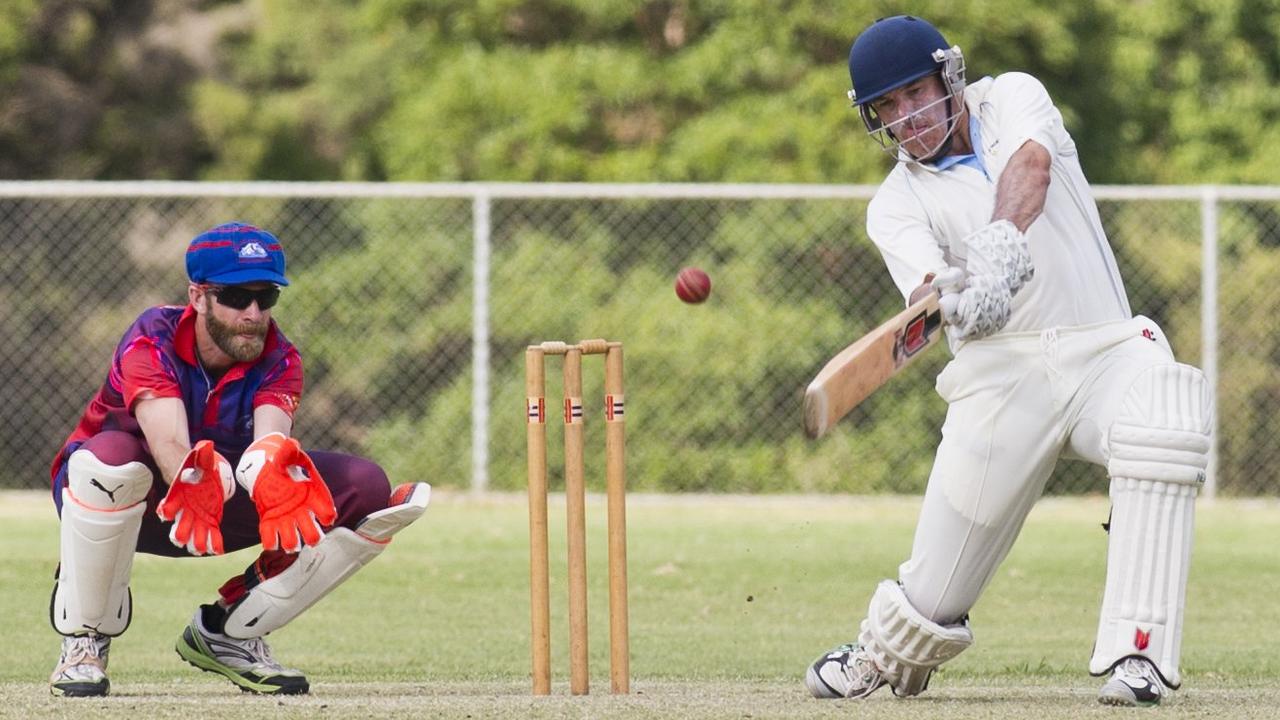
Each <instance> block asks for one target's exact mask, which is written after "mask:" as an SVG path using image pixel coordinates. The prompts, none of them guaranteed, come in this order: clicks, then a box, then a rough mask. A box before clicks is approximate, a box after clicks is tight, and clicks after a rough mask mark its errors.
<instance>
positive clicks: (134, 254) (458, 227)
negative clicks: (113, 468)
mask: <svg viewBox="0 0 1280 720" xmlns="http://www.w3.org/2000/svg"><path fill="white" fill-rule="evenodd" d="M872 191H873V188H869V187H861V186H858V187H848V186H830V187H827V186H660V185H652V186H648V185H646V186H623V185H606V186H596V185H508V184H463V185H397V184H390V185H387V184H383V185H363V184H361V185H351V184H188V183H105V184H94V183H0V232H2V233H3V238H4V241H3V244H2V245H0V268H2V269H0V273H2V276H0V277H2V279H3V282H2V283H0V330H2V331H3V337H4V339H5V343H4V345H3V346H2V347H0V391H2V393H3V401H2V402H0V407H2V408H3V416H0V468H3V470H0V486H5V487H40V486H43V485H45V484H46V483H47V482H48V475H47V467H48V464H49V462H50V460H51V458H52V457H53V454H54V452H55V451H56V449H57V448H58V447H59V446H60V444H61V443H62V441H63V439H64V438H65V437H66V436H67V434H68V433H69V432H70V431H71V429H72V428H73V426H74V425H75V423H76V420H77V418H78V417H79V416H80V413H81V412H82V411H83V408H84V406H85V403H86V402H87V401H88V399H89V398H90V397H91V395H92V394H93V393H94V392H95V391H96V389H97V388H98V386H99V385H100V384H101V383H102V381H103V380H104V378H105V375H106V369H107V364H108V361H109V358H110V356H111V352H112V350H113V348H114V346H115V344H116V342H117V341H118V339H119V337H120V335H121V333H122V332H123V331H124V329H125V328H126V327H127V326H128V325H129V323H130V322H131V321H132V319H133V318H134V317H135V316H136V315H137V314H138V313H139V312H141V311H142V310H143V309H144V308H146V307H148V306H150V305H153V304H160V303H181V302H185V297H186V295H185V288H186V279H185V274H184V270H183V252H184V250H185V248H186V245H187V243H188V242H189V241H190V239H191V238H192V237H193V236H194V235H196V234H197V233H199V232H200V231H202V230H204V229H206V228H208V227H211V226H213V225H215V224H218V223H221V222H226V221H229V220H244V221H247V222H252V223H255V224H258V225H261V226H263V227H265V228H267V229H269V230H271V231H272V232H274V233H275V234H276V235H277V236H278V237H280V239H281V241H282V243H283V245H284V247H285V250H286V253H287V254H288V258H289V274H290V277H291V279H292V281H293V283H292V284H291V285H290V286H289V288H287V289H286V291H285V294H284V295H283V297H282V300H281V302H280V304H279V305H278V306H277V309H276V310H275V311H274V316H275V318H276V320H277V321H278V322H279V324H280V325H281V327H282V329H283V330H284V332H285V334H286V335H288V336H289V338H290V339H291V340H293V341H294V342H295V343H296V344H297V345H298V346H299V347H300V349H301V350H302V353H303V357H304V364H305V367H306V378H307V388H306V392H305V394H304V397H303V402H302V406H301V409H300V410H299V414H298V419H297V433H298V435H299V436H300V437H301V438H302V440H303V443H304V445H305V446H307V447H314V448H332V449H340V450H343V451H346V452H353V453H358V454H363V455H367V456H370V457H373V458H375V459H377V460H378V461H379V462H381V463H382V464H383V465H384V466H385V467H386V468H387V469H388V470H389V471H390V472H391V474H392V476H393V480H395V481H404V480H410V479H426V480H429V481H431V482H432V483H436V484H440V485H445V486H455V487H468V486H471V487H481V488H483V487H491V488H495V489H513V488H518V487H522V486H523V484H524V481H525V459H524V452H525V447H524V443H525V440H524V427H523V423H524V395H523V393H524V388H523V368H524V365H523V350H524V347H525V345H527V344H528V343H530V342H534V341H541V340H569V341H573V340H578V339H583V338H595V337H604V338H608V339H610V340H620V341H622V342H623V343H624V344H625V354H626V372H627V406H628V407H627V425H628V433H629V437H628V479H629V481H630V484H631V486H632V487H633V488H634V489H639V490H671V491H680V490H691V491H717V492H720V491H723V492H762V491H788V492H811V491H816V492H822V491H841V492H919V491H920V490H921V489H922V488H923V484H924V481H925V479H926V478H927V475H928V470H929V466H930V464H931V462H932V455H933V448H934V446H935V444H936V442H937V433H938V428H939V427H940V426H941V421H942V417H943V414H944V411H945V404H944V403H943V402H942V401H941V399H939V398H938V397H937V396H936V394H935V393H934V392H933V388H932V381H933V377H934V376H935V375H936V373H937V372H938V371H939V370H940V369H941V367H942V365H943V364H945V362H946V360H947V357H948V356H947V353H946V351H945V350H938V351H935V352H933V353H931V354H930V355H929V356H927V357H925V358H923V359H922V360H921V361H920V362H919V363H917V364H916V366H915V367H913V368H912V369H911V370H910V371H909V372H908V373H906V375H905V376H904V377H901V378H896V379H895V380H894V381H893V382H892V383H891V384H890V385H889V386H887V387H886V388H884V389H883V390H882V391H881V392H880V393H878V394H876V395H875V396H873V397H872V398H871V399H870V400H869V401H867V402H866V403H864V405H863V406H862V407H860V408H859V409H857V410H856V411H855V412H854V413H853V414H852V415H851V416H850V417H849V418H847V419H845V420H844V421H843V422H842V423H841V424H840V425H839V427H838V428H837V429H836V430H835V431H834V433H833V434H832V435H830V436H828V437H827V438H824V439H823V440H821V441H817V442H812V441H809V440H807V439H806V438H805V437H804V435H803V433H802V431H801V394H802V389H803V387H804V386H805V384H806V383H807V382H808V380H809V379H810V378H811V377H812V376H813V374H814V373H815V372H816V371H817V370H818V368H820V367H821V366H822V364H823V363H824V362H825V361H826V360H827V359H828V358H829V357H830V356H831V355H833V354H834V353H835V352H837V351H838V350H839V349H841V348H843V347H844V346H845V345H846V344H848V343H849V342H850V341H851V340H852V339H854V338H856V337H858V336H859V335H861V334H862V333H863V332H864V331H866V330H867V329H869V328H871V327H873V326H874V325H876V324H878V323H879V322H880V321H882V320H883V319H884V318H886V317H888V316H889V315H890V314H892V313H893V312H894V311H896V310H897V309H898V308H900V307H901V304H902V300H901V297H900V296H899V295H898V293H897V291H896V289H895V288H894V287H893V285H892V283H891V281H890V279H889V277H888V273H887V272H886V271H885V269H884V266H883V263H882V262H881V260H880V257H879V255H878V253H877V251H876V250H875V248H874V247H873V246H872V245H871V243H870V242H869V241H868V240H867V239H866V237H865V233H864V231H863V226H864V221H865V209H866V201H867V198H869V197H870V194H871V192H872ZM1097 193H1098V197H1099V200H1100V203H1099V204H1100V210H1101V214H1102V218H1103V222H1104V223H1105V225H1106V227H1107V231H1108V233H1109V234H1110V236H1111V239H1112V243H1113V246H1114V247H1115V250H1116V254H1117V258H1118V260H1119V263H1120V268H1121V271H1122V272H1123V274H1124V277H1125V281H1126V283H1127V285H1128V290H1129V295H1130V299H1131V303H1132V305H1133V308H1134V311H1135V312H1139V313H1143V314H1146V315H1148V316H1150V317H1152V318H1153V319H1155V320H1156V321H1157V322H1159V323H1160V324H1161V325H1162V326H1163V327H1164V329H1165V330H1166V332H1167V334H1168V337H1169V338H1170V341H1171V343H1172V344H1173V347H1174V350H1175V352H1177V353H1178V355H1179V357H1180V359H1182V360H1184V361H1186V362H1191V363H1195V364H1200V365H1202V366H1203V367H1204V368H1205V369H1206V371H1208V372H1209V373H1210V374H1211V375H1213V376H1216V379H1217V393H1218V395H1217V397H1218V417H1217V422H1218V427H1219V433H1218V439H1217V444H1216V453H1217V455H1216V471H1215V472H1214V473H1213V477H1212V478H1211V490H1216V491H1218V492H1222V493H1227V494H1232V495H1251V494H1276V493H1277V492H1278V491H1280V482H1277V480H1276V479H1275V478H1274V477H1273V476H1272V475H1271V474H1270V473H1269V472H1268V469H1269V468H1271V467H1273V466H1274V465H1275V462H1274V460H1275V459H1276V456H1277V454H1278V453H1280V440H1277V432H1276V430H1277V422H1276V420H1275V419H1274V416H1275V414H1276V410H1277V409H1280V378H1278V377H1277V373H1276V369H1277V368H1276V365H1277V363H1278V362H1280V340H1278V339H1277V338H1278V336H1277V333H1275V332H1274V328H1273V321H1272V318H1273V317H1276V312H1275V310H1276V308H1275V306H1276V305H1280V294H1278V293H1275V292H1274V291H1273V290H1272V286H1273V279H1274V278H1275V277H1277V273H1276V270H1277V269H1280V247H1278V246H1280V189H1271V188H1264V189H1259V188H1226V187H1222V188H1217V187H1206V188H1198V187H1188V188H1137V187H1134V188H1127V187H1102V188H1098V189H1097ZM1206 243H1207V244H1206ZM686 265H697V266H700V267H702V268H704V269H705V270H707V271H708V273H709V274H710V275H711V277H712V281H713V284H714V287H713V291H712V295H711V298H710V300H709V301H708V302H706V303H705V304H703V305H699V306H687V305H683V304H681V303H680V302H679V301H678V300H677V299H676V296H675V294H674V292H673V290H672V281H673V278H674V276H675V274H676V271H677V270H678V269H679V268H680V267H682V266H686ZM1218 277H1221V278H1222V282H1221V283H1220V284H1218V283H1217V278H1218ZM1215 318H1217V320H1215ZM597 363H598V361H597V360H595V359H594V358H592V357H588V358H586V359H585V362H584V365H585V371H584V376H585V378H584V379H585V395H584V397H586V398H588V402H587V406H588V407H587V443H588V445H587V447H588V466H587V473H588V478H589V480H588V483H589V485H590V486H591V487H593V488H596V489H600V488H601V486H602V482H603V481H602V476H603V454H604V452H603V448H604V438H603V430H602V425H603V424H602V423H601V422H600V421H599V420H600V411H599V400H598V399H599V398H600V396H601V385H602V375H603V369H602V367H601V366H600V365H598V364H597ZM548 377H549V383H548V389H547V394H548V399H549V402H550V403H551V404H554V403H555V402H558V398H559V396H560V395H559V393H560V387H559V374H558V367H557V366H556V365H555V364H554V363H551V364H550V365H549V369H548ZM593 398H594V399H593ZM550 435H551V438H552V440H551V442H552V443H555V442H556V441H557V439H558V429H556V428H555V426H554V425H552V430H551V433H550ZM549 456H550V458H551V459H552V460H551V462H552V468H551V470H552V474H551V477H552V482H553V484H555V483H556V480H557V478H559V477H560V473H559V470H560V468H559V467H557V466H556V459H557V458H558V457H559V453H558V452H557V451H556V450H555V449H554V448H553V449H552V450H551V452H549ZM1104 489H1105V474H1104V473H1103V472H1102V470H1101V469H1100V468H1096V467H1093V466H1089V465H1086V464H1083V463H1062V464H1061V465H1060V466H1059V468H1058V470H1057V474H1056V475H1055V477H1054V479H1053V481H1052V484H1051V490H1052V491H1054V492H1090V491H1102V490H1104Z"/></svg>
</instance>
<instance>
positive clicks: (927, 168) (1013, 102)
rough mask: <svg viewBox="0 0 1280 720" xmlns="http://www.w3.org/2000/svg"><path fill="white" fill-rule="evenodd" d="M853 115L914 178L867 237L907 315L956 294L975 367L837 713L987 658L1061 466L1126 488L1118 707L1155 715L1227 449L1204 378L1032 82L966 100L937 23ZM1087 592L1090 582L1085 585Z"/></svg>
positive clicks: (1105, 644) (1115, 670)
mask: <svg viewBox="0 0 1280 720" xmlns="http://www.w3.org/2000/svg"><path fill="white" fill-rule="evenodd" d="M849 72H850V75H851V76H852V80H853V88H854V89H853V91H852V92H851V93H850V97H851V99H852V100H853V102H854V105H855V106H856V107H857V109H858V112H859V114H860V115H861V118H862V121H863V123H864V124H865V126H866V128H867V131H868V132H869V133H870V134H871V136H872V137H873V138H875V139H876V140H878V141H879V142H880V144H881V145H882V146H883V147H884V148H885V149H886V150H888V151H889V152H890V153H891V154H893V155H894V156H895V157H896V159H897V165H896V166H895V167H894V168H893V170H892V172H890V174H889V176H888V178H887V179H886V180H885V181H884V183H883V184H882V185H881V186H880V188H879V190H878V191H877V192H876V195H875V197H874V198H873V199H872V200H871V204H870V206H869V207H868V209H867V233H868V234H869V235H870V237H871V239H872V240H873V241H874V242H875V243H876V245H877V247H878V248H879V249H880V251H881V254H882V256H883V257H884V260H885V263H886V264H887V265H888V268H889V272H890V274H891V275H892V276H893V279H894V282H895V284H896V285H897V286H898V288H899V290H901V292H902V294H903V296H904V297H908V298H909V299H915V298H919V297H923V295H922V293H928V292H938V293H940V295H941V298H940V301H939V305H940V306H941V308H942V312H943V317H944V319H945V321H946V323H947V326H948V327H947V335H948V340H949V344H950V346H951V350H952V352H953V353H954V358H953V359H952V361H951V362H950V364H948V365H947V367H946V369H945V370H943V372H942V374H941V375H939V376H938V379H937V391H938V393H939V394H940V395H941V396H942V397H943V398H944V399H945V400H946V401H947V403H948V405H949V407H948V410H947V418H946V422H945V424H944V425H943V427H942V440H941V442H940V444H939V445H938V450H937V455H936V457H935V460H934V466H933V471H932V474H931V475H930V476H929V483H928V487H927V489H926V490H925V496H924V505H923V507H922V508H921V511H920V519H919V525H918V526H917V529H916V535H915V542H914V545H913V547H912V551H911V558H910V559H909V560H908V561H907V562H905V563H903V565H902V566H901V567H900V568H899V571H898V578H897V580H885V581H883V582H882V583H880V585H879V587H877V588H876V591H875V593H874V595H873V596H872V598H871V603H870V608H869V610H868V612H867V615H866V618H865V619H864V620H863V621H862V624H861V628H860V632H859V634H858V636H857V639H856V641H855V642H852V643H850V644H847V645H842V646H840V647H838V648H836V649H834V650H832V651H831V652H830V653H827V654H826V655H824V656H822V657H820V658H818V660H817V661H816V662H814V663H813V665H812V666H811V667H810V668H809V671H808V673H807V675H806V683H807V685H808V687H809V689H810V691H811V692H812V693H813V694H814V695H815V696H817V697H865V696H867V695H869V694H870V693H872V692H873V691H875V690H876V689H877V688H879V687H881V686H882V685H889V686H890V687H891V688H892V689H893V691H894V692H895V693H896V694H898V695H903V696H905V695H915V694H917V693H920V692H921V691H923V690H924V689H925V687H926V686H927V684H928V682H929V676H930V674H931V673H932V672H933V670H934V669H935V668H937V667H938V666H939V665H941V664H942V663H944V662H946V661H947V660H950V659H951V658H953V657H955V656H956V655H958V654H959V653H960V652H962V651H963V650H964V649H965V648H967V647H969V645H970V644H971V643H972V642H973V634H972V632H971V630H970V627H969V611H970V609H971V608H973V606H974V604H975V603H976V602H977V600H978V596H979V595H980V594H981V593H982V591H983V589H984V588H985V587H986V586H987V583H988V582H989V581H990V580H991V578H992V576H993V575H994V574H995V571H996V568H997V566H998V565H999V564H1000V562H1001V561H1002V560H1004V558H1005V556H1006V555H1007V554H1008V552H1009V549H1010V547H1011V546H1012V545H1013V542H1014V539H1015V538H1016V537H1017V535H1018V531H1019V530H1020V529H1021V528H1022V523H1023V521H1024V520H1025V519H1026V517H1027V513H1028V512H1029V511H1030V510H1031V507H1032V505H1033V504H1034V503H1035V501H1036V500H1037V499H1038V498H1039V497H1040V495H1041V493H1042V492H1043V490H1044V486H1045V482H1046V481H1047V480H1048V478H1049V475H1050V473H1051V472H1052V471H1053V468H1054V465H1055V464H1056V463H1057V461H1058V458H1059V457H1063V456H1070V457H1075V458H1080V459H1084V460H1088V461H1090V462H1093V463H1096V464H1099V465H1102V466H1104V467H1106V468H1107V471H1108V473H1109V474H1110V476H1111V503H1112V513H1111V520H1110V530H1109V532H1110V540H1109V543H1110V546H1109V550H1108V553H1107V577H1106V587H1105V590H1104V592H1103V597H1102V615H1101V619H1100V621H1099V623H1098V633H1097V637H1096V640H1095V643H1094V648H1093V658H1092V659H1091V660H1090V662H1089V670H1090V672H1091V673H1093V674H1094V675H1099V676H1101V675H1107V676H1109V677H1108V679H1107V680H1106V682H1105V683H1104V684H1103V686H1102V689H1101V692H1100V693H1099V700H1100V701H1102V702H1104V703H1108V704H1117V705H1153V704H1156V703H1159V702H1160V700H1161V699H1162V698H1163V697H1164V696H1166V695H1167V694H1168V692H1169V691H1170V690H1172V689H1174V688H1177V687H1178V686H1179V684H1180V683H1181V682H1182V675H1181V673H1180V672H1179V670H1178V657H1179V648H1180V643H1181V638H1182V617H1183V599H1184V596H1185V592H1186V582H1187V569H1188V566H1189V562H1190V557H1191V536H1192V520H1193V517H1194V501H1195V497H1196V493H1197V492H1198V490H1199V489H1200V485H1201V484H1202V483H1203V482H1204V477H1205V467H1206V465H1207V461H1208V460H1207V458H1208V451H1209V447H1210V437H1209V430H1210V417H1211V410H1210V405H1211V392H1210V388H1209V385H1208V383H1207V382H1206V380H1205V377H1204V375H1203V374H1202V373H1201V372H1200V371H1199V370H1197V369H1196V368H1194V367H1191V366H1189V365H1183V364H1181V363H1178V362H1176V361H1175V360H1174V357H1173V352H1172V351H1171V350H1170V347H1169V344H1168V343H1167V342H1166V340H1165V336H1164V333H1163V332H1161V330H1160V328H1159V327H1158V326H1157V325H1156V323H1154V322H1152V321H1151V320H1150V319H1148V318H1145V317H1142V316H1137V317H1135V316H1134V315H1133V314H1132V312H1131V311H1130V309H1129V301H1128V299H1127V297H1126V295H1125V291H1124V283H1123V282H1122V281H1121V279H1120V272H1119V270H1118V269H1117V267H1116V261H1115V257H1114V255H1113V254H1112V251H1111V247H1110V244H1109V243H1108V241H1107V236H1106V233H1105V232H1103V229H1102V223H1101V222H1100V220H1099V217H1098V210H1097V207H1096V206H1095V204H1094V201H1093V195H1092V193H1091V192H1090V189H1089V184H1088V182H1087V181H1086V180H1085V177H1084V173H1083V172H1082V171H1081V169H1080V160H1079V156H1078V154H1077V152H1076V146H1075V143H1074V142H1073V141H1072V139H1071V136H1070V134H1068V133H1067V131H1066V128H1065V127H1063V122H1062V115H1061V114H1060V113H1059V111H1058V109H1057V108H1056V107H1055V106H1054V104H1053V101H1052V100H1050V98H1049V95H1048V93H1047V92H1046V91H1045V88H1044V86H1043V85H1041V84H1040V82H1039V81H1037V80H1036V79H1035V78H1033V77H1031V76H1030V75H1026V74H1024V73H1017V72H1011V73H1006V74H1003V75H1000V76H998V77H995V78H991V77H984V78H982V79H981V80H979V81H977V82H975V83H973V84H971V85H966V83H965V64H964V57H963V55H962V54H961V52H960V48H958V47H955V46H953V45H951V44H949V43H947V42H946V40H944V39H943V36H942V34H941V33H939V32H938V30H937V29H935V28H934V27H933V26H932V25H930V24H929V23H927V22H925V21H924V20H921V19H919V18H915V17H910V16H897V17H891V18H886V19H882V20H878V21H876V22H875V23H873V24H872V25H871V26H870V27H868V28H867V29H866V30H865V31H864V32H863V33H862V34H861V35H859V36H858V38H857V39H856V40H855V41H854V43H853V46H852V48H851V49H850V53H849ZM1082 579H1083V578H1082Z"/></svg>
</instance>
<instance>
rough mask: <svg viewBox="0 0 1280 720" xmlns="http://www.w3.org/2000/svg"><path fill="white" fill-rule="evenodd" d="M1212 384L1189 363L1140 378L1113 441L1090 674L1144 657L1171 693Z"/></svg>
mask: <svg viewBox="0 0 1280 720" xmlns="http://www.w3.org/2000/svg"><path fill="white" fill-rule="evenodd" d="M1211 405H1212V399H1211V395H1210V389H1209V384H1208V382H1207V381H1206V380H1205V377H1204V375H1203V374H1202V373H1201V372H1200V371H1199V370H1197V369H1196V368H1193V367H1191V366H1189V365H1181V364H1168V365H1157V366H1155V367H1152V368H1150V369H1148V370H1146V371H1145V372H1143V373H1142V374H1141V375H1139V376H1138V377H1137V378H1136V379H1135V381H1134V384H1133V385H1132V386H1131V387H1130V389H1129V390H1128V392H1127V393H1126V395H1125V398H1124V401H1123V404H1122V407H1121V410H1120V414H1119V416H1118V417H1117V418H1116V421H1115V423H1114V424H1113V425H1112V426H1111V429H1110V431H1109V434H1108V443H1109V447H1110V452H1111V455H1110V459H1109V460H1108V463H1107V471H1108V472H1109V473H1110V475H1111V508H1112V509H1111V524H1110V539H1109V542H1108V548H1107V584H1106V590H1105V591H1104V593H1103V599H1102V614H1101V619H1100V621H1099V623H1098V637H1097V640H1096V642H1095V643H1094V650H1093V657H1092V659H1091V660H1090V661H1089V672H1091V673H1093V674H1094V675H1103V674H1105V673H1107V672H1109V671H1111V669H1112V668H1114V667H1115V666H1116V665H1117V664H1118V663H1119V662H1120V661H1121V660H1123V659H1124V658H1126V657H1130V656H1135V655H1136V656H1141V657H1145V658H1148V659H1149V660H1151V662H1152V663H1154V664H1155V666H1156V670H1157V671H1158V672H1159V673H1160V676H1161V679H1162V680H1163V681H1164V682H1165V684H1166V685H1168V686H1169V687H1171V688H1176V687H1178V685H1180V684H1181V682H1182V677H1181V674H1180V673H1179V670H1178V659H1179V654H1180V651H1181V644H1182V612H1183V602H1184V599H1185V597H1186V589H1187V571H1188V568H1189V566H1190V561H1191V539H1192V530H1193V525H1194V520H1195V498H1196V494H1197V493H1198V492H1199V489H1200V485H1201V484H1203V482H1204V474H1205V468H1206V467H1207V466H1208V461H1209V456H1208V453H1209V447H1210V442H1211V438H1210V422H1211V413H1212V411H1211Z"/></svg>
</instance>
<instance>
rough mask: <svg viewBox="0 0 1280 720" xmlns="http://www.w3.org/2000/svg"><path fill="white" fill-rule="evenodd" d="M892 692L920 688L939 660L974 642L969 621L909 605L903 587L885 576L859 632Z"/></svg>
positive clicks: (902, 694)
mask: <svg viewBox="0 0 1280 720" xmlns="http://www.w3.org/2000/svg"><path fill="white" fill-rule="evenodd" d="M858 643H859V644H860V645H862V647H863V649H865V650H866V651H867V652H868V653H870V654H871V656H872V658H873V659H874V660H875V663H876V667H877V668H879V669H880V674H881V676H882V677H883V678H884V679H885V681H886V682H888V683H889V686H890V687H892V688H893V692H894V694H895V695H898V696H900V697H907V696H910V695H918V694H920V693H922V692H924V690H925V688H927V687H928V686H929V676H930V675H931V674H932V673H933V671H934V669H935V668H937V667H938V666H939V665H941V664H942V663H944V662H946V661H948V660H950V659H951V658H953V657H955V656H956V655H959V654H960V653H961V652H963V651H964V649H965V648H967V647H969V646H970V645H972V644H973V633H972V632H970V630H969V625H968V622H967V621H965V622H961V623H958V624H955V625H945V626H944V625H939V624H938V623H935V622H933V621H931V620H929V619H928V618H926V617H925V616H924V615H922V614H920V612H919V611H918V610H916V609H915V607H913V606H912V605H911V601H910V600H908V599H907V595H906V593H904V592H903V591H902V586H901V585H899V584H898V583H896V582H894V581H892V580H884V581H882V582H881V583H880V585H879V586H877V587H876V592H875V594H874V595H872V596H871V606H870V608H869V609H868V610H867V618H866V619H865V620H863V621H862V632H861V633H860V634H859V635H858Z"/></svg>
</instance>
